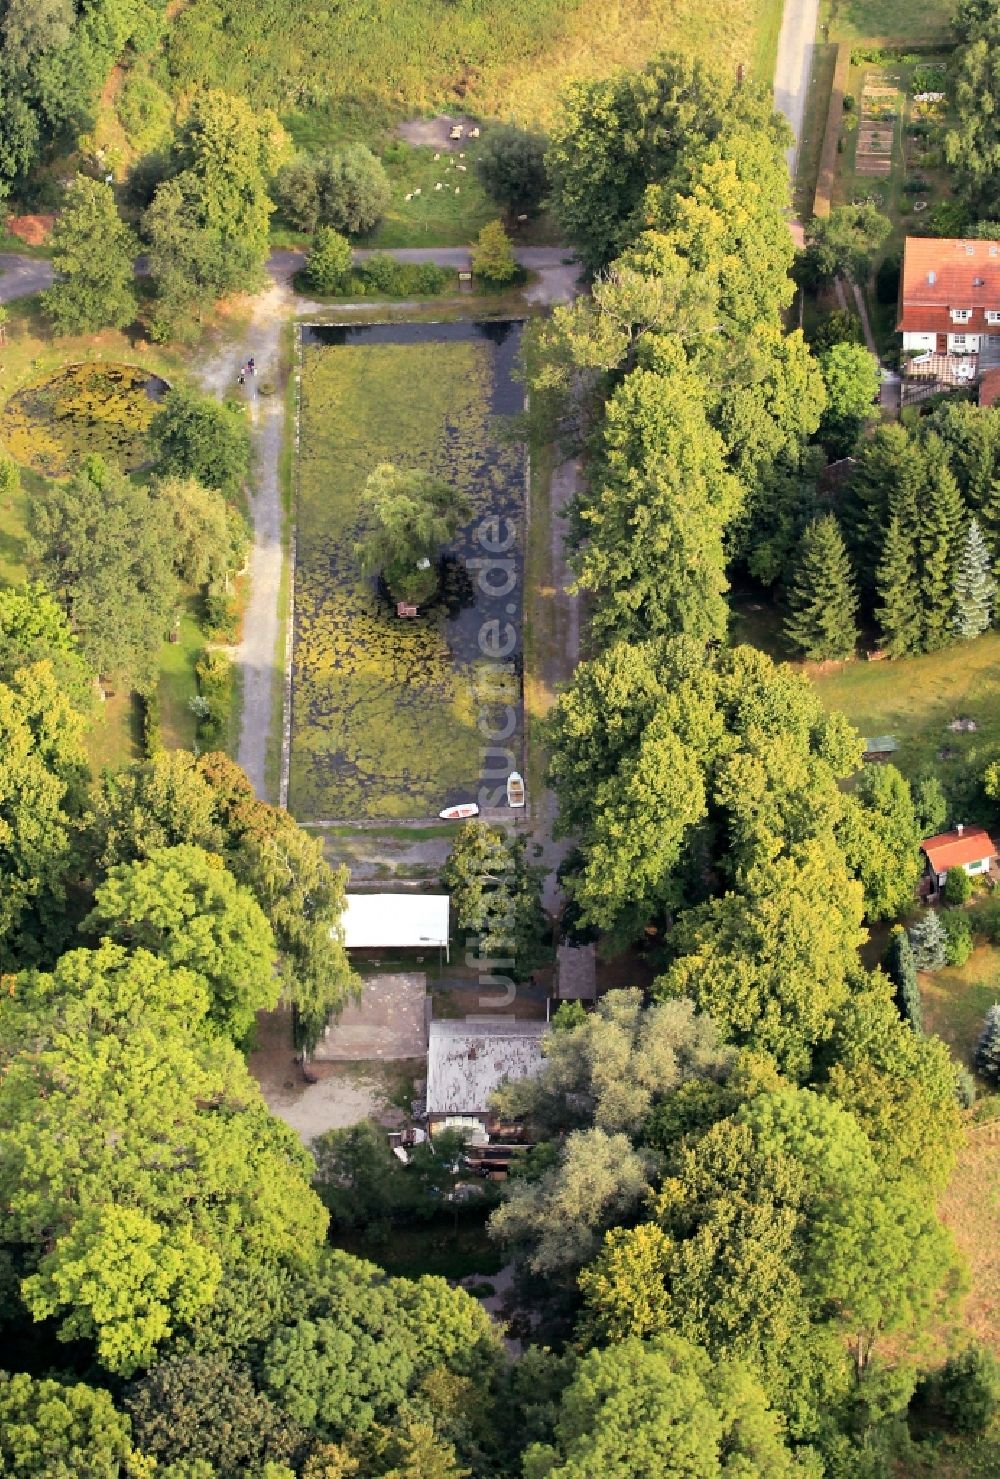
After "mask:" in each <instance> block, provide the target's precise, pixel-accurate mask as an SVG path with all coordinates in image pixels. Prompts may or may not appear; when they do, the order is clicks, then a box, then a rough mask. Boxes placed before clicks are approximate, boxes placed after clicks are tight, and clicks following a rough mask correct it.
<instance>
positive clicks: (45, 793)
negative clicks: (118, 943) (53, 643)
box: [0, 662, 86, 971]
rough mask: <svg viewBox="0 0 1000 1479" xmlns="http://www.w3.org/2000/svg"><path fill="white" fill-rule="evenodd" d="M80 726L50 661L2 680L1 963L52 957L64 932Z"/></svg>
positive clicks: (78, 797)
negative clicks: (4, 680)
mask: <svg viewBox="0 0 1000 1479" xmlns="http://www.w3.org/2000/svg"><path fill="white" fill-rule="evenodd" d="M83 729H84V724H83V720H82V718H81V716H80V714H79V713H78V712H77V711H76V710H75V709H74V708H73V706H72V705H71V703H70V702H69V699H68V697H67V695H66V693H65V691H64V689H63V687H62V685H61V683H60V681H59V679H58V677H57V675H56V672H55V669H54V668H53V666H52V664H51V663H49V662H41V663H36V664H33V665H31V666H27V667H23V668H18V669H17V670H16V671H15V672H14V673H12V674H11V675H10V679H9V682H0V970H3V971H10V970H16V969H18V968H19V966H21V965H29V964H34V963H36V962H38V961H40V960H46V959H51V958H52V955H53V954H55V953H57V952H58V950H59V947H60V944H61V943H62V942H63V941H64V940H65V938H66V935H67V933H68V923H67V920H66V889H67V885H68V883H69V882H70V879H71V877H72V874H73V871H74V868H73V865H74V851H75V844H76V841H77V835H78V834H77V827H78V822H79V817H80V814H81V812H82V810H83V801H84V795H83V791H84V779H85V776H86V759H85V755H84V749H83Z"/></svg>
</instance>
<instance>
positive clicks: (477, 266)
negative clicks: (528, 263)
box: [472, 221, 517, 283]
mask: <svg viewBox="0 0 1000 1479" xmlns="http://www.w3.org/2000/svg"><path fill="white" fill-rule="evenodd" d="M472 270H473V272H474V273H475V275H476V277H481V278H483V280H484V281H485V282H494V283H505V282H512V281H513V279H514V278H515V277H516V276H517V262H516V260H515V258H514V248H513V247H512V246H511V244H510V237H509V236H508V235H507V233H506V231H505V230H504V229H503V222H502V221H487V223H486V225H485V226H483V228H482V230H481V231H480V233H479V236H478V238H477V240H476V244H475V246H474V247H473V248H472Z"/></svg>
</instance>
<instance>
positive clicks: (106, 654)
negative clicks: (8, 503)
mask: <svg viewBox="0 0 1000 1479" xmlns="http://www.w3.org/2000/svg"><path fill="white" fill-rule="evenodd" d="M30 529H31V544H30V549H31V552H32V557H33V559H34V560H35V562H36V563H37V566H38V569H39V571H40V572H41V575H42V578H43V579H44V581H45V584H46V585H47V586H48V588H49V589H50V591H51V592H52V594H53V595H54V596H55V597H56V598H57V599H58V601H59V602H60V604H61V605H62V608H63V610H64V611H65V612H66V615H67V617H68V619H69V623H70V626H71V627H72V629H73V631H74V632H75V633H76V635H77V637H78V638H79V642H80V648H81V650H82V652H83V654H84V656H85V657H86V659H87V661H88V662H89V663H90V665H91V667H92V668H93V669H94V671H95V672H97V673H100V674H101V675H102V676H104V677H108V678H112V679H114V680H116V681H118V682H122V683H126V684H131V685H132V686H134V687H136V688H138V689H140V690H146V689H148V688H150V687H151V686H152V684H153V682H154V681H155V677H156V673H157V670H158V666H159V657H160V648H161V647H162V645H163V642H164V641H165V639H166V636H167V631H168V629H169V627H170V622H171V619H172V616H173V613H174V609H175V606H176V602H177V597H178V587H177V579H176V577H175V575H174V569H173V567H174V556H175V545H174V533H173V529H172V528H171V526H170V524H169V523H165V522H164V520H163V517H162V514H161V512H160V509H159V508H158V507H157V503H156V500H155V498H154V497H153V495H152V494H151V493H150V491H149V490H148V489H147V488H143V487H140V486H139V485H138V484H137V483H133V482H132V481H131V480H130V479H129V478H127V477H126V476H125V474H124V473H121V472H119V471H118V470H117V468H114V467H110V466H108V465H107V464H106V463H104V462H102V461H101V459H100V458H99V457H89V458H87V459H86V461H85V462H84V464H83V466H82V467H81V469H80V471H79V472H78V473H77V475H76V476H75V477H74V478H71V479H70V480H69V481H68V482H64V483H53V484H52V485H51V487H50V488H49V490H48V493H47V495H46V497H45V498H37V499H33V500H32V504H31V514H30Z"/></svg>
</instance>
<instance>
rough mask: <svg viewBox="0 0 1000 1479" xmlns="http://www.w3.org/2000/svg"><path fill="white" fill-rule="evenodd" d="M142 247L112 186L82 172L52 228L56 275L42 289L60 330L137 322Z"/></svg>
mask: <svg viewBox="0 0 1000 1479" xmlns="http://www.w3.org/2000/svg"><path fill="white" fill-rule="evenodd" d="M137 250H138V243H137V242H136V239H135V237H134V235H133V234H132V232H131V231H130V230H129V228H128V227H127V226H126V225H125V223H124V222H123V221H122V219H121V217H120V216H119V214H118V207H117V206H116V205H115V196H114V191H113V190H112V188H111V186H110V185H105V184H104V183H103V182H101V181H98V180H91V179H89V178H88V177H87V176H86V175H77V176H76V179H75V180H74V181H73V183H72V185H70V187H69V190H68V191H67V193H66V204H65V206H64V207H63V210H62V211H61V213H60V214H59V216H58V218H57V220H56V224H55V226H54V227H53V230H52V265H53V267H54V268H55V271H56V280H55V283H54V284H53V286H52V287H51V288H49V289H48V290H47V291H46V292H45V293H43V294H42V306H43V308H44V310H45V313H46V315H47V316H48V317H49V318H50V319H51V321H52V325H53V327H54V329H55V331H56V333H58V334H87V333H93V332H94V331H95V330H97V329H106V328H121V327H122V325H123V324H127V323H130V322H131V320H132V319H133V318H134V317H135V307H136V296H135V285H134V280H133V279H134V267H133V263H134V260H135V254H136V252H137Z"/></svg>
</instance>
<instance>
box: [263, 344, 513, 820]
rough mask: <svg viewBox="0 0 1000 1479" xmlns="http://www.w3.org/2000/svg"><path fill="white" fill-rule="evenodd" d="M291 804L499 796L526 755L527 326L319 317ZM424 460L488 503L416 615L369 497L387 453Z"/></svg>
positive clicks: (306, 458) (298, 807) (477, 503)
mask: <svg viewBox="0 0 1000 1479" xmlns="http://www.w3.org/2000/svg"><path fill="white" fill-rule="evenodd" d="M301 333H302V379H301V389H300V429H299V460H298V468H297V499H296V560H295V628H294V640H293V661H292V690H291V691H292V714H291V719H292V723H291V751H290V772H289V808H290V810H291V811H292V812H293V814H294V815H295V816H296V817H298V818H299V819H300V820H302V821H349V820H353V819H355V818H366V817H370V818H378V817H383V818H401V819H411V818H412V819H415V820H419V819H424V818H430V817H433V816H435V815H436V814H437V812H438V811H440V809H441V808H442V807H444V806H448V805H451V804H453V803H454V802H457V801H478V802H479V803H480V805H481V806H483V805H485V806H489V805H496V804H499V802H500V799H501V797H502V795H503V788H504V781H505V778H506V775H507V773H508V771H509V770H510V769H512V768H517V769H520V770H523V769H524V763H523V761H524V756H523V731H524V723H523V705H522V685H521V653H522V612H523V570H524V539H525V533H526V531H525V510H526V503H525V497H526V477H527V455H526V449H525V447H524V445H523V444H521V443H519V442H515V441H513V440H512V439H511V438H510V437H509V435H508V434H506V430H505V427H506V423H505V422H504V420H503V418H505V417H508V416H510V415H512V414H514V413H516V412H518V411H520V410H521V408H522V406H523V401H524V392H523V389H522V387H521V386H520V385H519V384H518V383H517V382H516V381H515V380H514V378H513V372H514V369H515V365H516V362H517V356H518V351H519V347H520V339H521V324H520V323H519V322H517V321H509V322H502V323H494V322H484V323H478V322H477V323H470V322H465V323H441V324H426V323H424V324H373V325H365V326H358V327H353V326H351V327H345V326H337V325H307V326H303V328H302V330H301ZM383 462H391V463H395V464H396V465H397V466H398V467H401V468H418V469H420V470H423V471H427V472H430V473H432V474H433V475H434V476H435V477H439V478H441V479H442V480H444V481H445V482H447V483H448V484H450V485H451V486H453V487H454V488H455V489H456V491H457V492H458V493H460V494H461V496H463V497H464V498H465V500H466V502H467V503H468V505H469V507H470V509H471V511H472V513H471V517H470V518H469V519H468V520H467V522H466V523H465V524H463V526H462V527H461V528H460V529H459V531H458V533H457V534H456V536H455V538H454V540H453V541H452V542H451V544H450V546H449V547H448V549H447V550H446V551H445V557H446V558H445V562H444V566H443V571H444V574H443V579H442V582H441V587H440V591H439V596H438V599H437V600H436V601H435V602H434V604H433V605H432V606H431V607H430V608H429V609H428V610H426V611H422V612H421V614H420V615H419V616H418V617H416V618H410V619H400V618H399V617H397V616H396V613H395V607H394V606H392V605H391V604H390V603H389V602H388V601H387V600H386V599H385V597H384V595H380V593H379V590H378V588H377V585H376V582H375V581H373V580H370V579H368V578H366V577H365V576H364V575H363V574H362V572H361V570H360V567H359V564H358V560H357V558H356V556H355V553H354V548H355V545H356V543H357V541H358V539H359V537H360V534H361V532H362V531H361V522H360V519H359V515H358V500H359V498H360V495H361V492H362V490H363V488H364V485H365V481H366V479H367V477H368V475H369V473H370V472H371V471H372V469H373V468H374V467H376V466H377V465H378V464H379V463H383Z"/></svg>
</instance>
